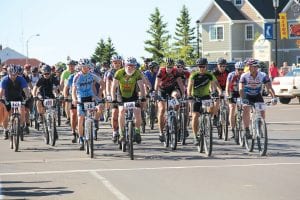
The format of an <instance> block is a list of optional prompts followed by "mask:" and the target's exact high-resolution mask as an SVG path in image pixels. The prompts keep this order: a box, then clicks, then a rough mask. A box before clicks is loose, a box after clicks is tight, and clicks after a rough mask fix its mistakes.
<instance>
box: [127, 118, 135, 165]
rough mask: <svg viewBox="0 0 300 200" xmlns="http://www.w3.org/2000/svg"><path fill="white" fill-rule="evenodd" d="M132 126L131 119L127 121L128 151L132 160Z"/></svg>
mask: <svg viewBox="0 0 300 200" xmlns="http://www.w3.org/2000/svg"><path fill="white" fill-rule="evenodd" d="M133 131H134V127H133V123H132V121H130V122H128V152H129V156H130V159H131V160H134V150H133V137H134V133H133Z"/></svg>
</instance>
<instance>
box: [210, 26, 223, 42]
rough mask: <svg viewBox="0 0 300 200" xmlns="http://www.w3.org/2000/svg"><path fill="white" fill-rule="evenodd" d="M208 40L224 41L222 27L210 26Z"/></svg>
mask: <svg viewBox="0 0 300 200" xmlns="http://www.w3.org/2000/svg"><path fill="white" fill-rule="evenodd" d="M209 40H210V41H217V40H224V26H220V25H218V26H216V25H214V26H210V28H209Z"/></svg>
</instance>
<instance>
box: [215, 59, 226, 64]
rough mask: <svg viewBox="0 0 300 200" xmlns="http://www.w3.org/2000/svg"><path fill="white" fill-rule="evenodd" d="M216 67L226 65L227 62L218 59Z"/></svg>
mask: <svg viewBox="0 0 300 200" xmlns="http://www.w3.org/2000/svg"><path fill="white" fill-rule="evenodd" d="M217 63H218V65H226V64H227V62H226V60H225V59H224V58H218V61H217Z"/></svg>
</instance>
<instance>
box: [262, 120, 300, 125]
mask: <svg viewBox="0 0 300 200" xmlns="http://www.w3.org/2000/svg"><path fill="white" fill-rule="evenodd" d="M267 124H299V125H300V121H278V122H268V121H267Z"/></svg>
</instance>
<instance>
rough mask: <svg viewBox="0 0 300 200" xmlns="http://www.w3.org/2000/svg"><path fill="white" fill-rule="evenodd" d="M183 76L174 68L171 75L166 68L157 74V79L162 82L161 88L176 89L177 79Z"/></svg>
mask: <svg viewBox="0 0 300 200" xmlns="http://www.w3.org/2000/svg"><path fill="white" fill-rule="evenodd" d="M180 76H181V74H180V73H178V71H177V69H176V68H173V69H172V71H171V72H170V73H167V70H166V68H160V69H159V71H158V73H157V78H159V79H160V80H161V82H160V85H159V88H160V89H162V90H165V89H167V88H170V87H175V86H176V85H177V84H176V79H177V78H178V77H180Z"/></svg>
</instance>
